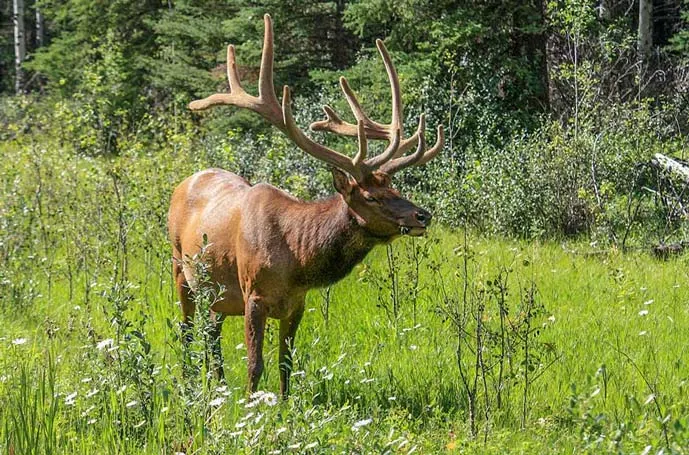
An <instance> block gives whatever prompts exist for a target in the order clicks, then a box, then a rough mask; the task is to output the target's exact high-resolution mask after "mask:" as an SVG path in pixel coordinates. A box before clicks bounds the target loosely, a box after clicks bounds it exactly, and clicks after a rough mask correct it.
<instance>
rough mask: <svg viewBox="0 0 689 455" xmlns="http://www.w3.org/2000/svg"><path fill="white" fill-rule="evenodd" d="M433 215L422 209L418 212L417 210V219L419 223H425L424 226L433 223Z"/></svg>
mask: <svg viewBox="0 0 689 455" xmlns="http://www.w3.org/2000/svg"><path fill="white" fill-rule="evenodd" d="M432 217H433V215H431V214H430V213H429V212H427V211H425V210H423V209H420V210H419V211H418V212H416V221H418V222H419V223H421V224H423V225H424V226H428V225H429V224H431V218H432Z"/></svg>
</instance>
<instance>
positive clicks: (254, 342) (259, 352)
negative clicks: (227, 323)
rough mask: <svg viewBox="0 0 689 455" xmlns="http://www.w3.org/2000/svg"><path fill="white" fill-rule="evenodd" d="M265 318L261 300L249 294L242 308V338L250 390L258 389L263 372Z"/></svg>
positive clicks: (265, 314) (265, 313)
mask: <svg viewBox="0 0 689 455" xmlns="http://www.w3.org/2000/svg"><path fill="white" fill-rule="evenodd" d="M266 318H267V312H266V308H265V304H264V303H263V301H262V300H261V299H260V298H258V297H255V296H250V297H249V298H248V299H247V302H246V307H245V308H244V340H245V343H246V350H247V357H248V367H249V368H248V370H249V391H250V392H255V391H256V390H257V389H258V381H259V380H260V379H261V374H262V373H263V336H264V334H265V328H266Z"/></svg>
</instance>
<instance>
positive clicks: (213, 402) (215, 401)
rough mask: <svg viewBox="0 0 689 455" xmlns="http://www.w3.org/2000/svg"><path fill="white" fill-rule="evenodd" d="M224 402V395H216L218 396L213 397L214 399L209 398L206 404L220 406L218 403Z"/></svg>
mask: <svg viewBox="0 0 689 455" xmlns="http://www.w3.org/2000/svg"><path fill="white" fill-rule="evenodd" d="M224 402H225V398H224V397H218V398H216V399H214V400H211V401H210V403H208V405H209V406H212V407H216V406H220V405H221V404H223V403H224Z"/></svg>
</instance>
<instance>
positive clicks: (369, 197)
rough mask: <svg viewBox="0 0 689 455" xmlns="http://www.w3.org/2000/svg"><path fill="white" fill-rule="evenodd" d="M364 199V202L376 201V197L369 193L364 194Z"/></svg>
mask: <svg viewBox="0 0 689 455" xmlns="http://www.w3.org/2000/svg"><path fill="white" fill-rule="evenodd" d="M364 199H365V200H366V202H377V201H378V200H377V199H376V198H374V197H373V196H371V195H370V194H369V195H366V196H364Z"/></svg>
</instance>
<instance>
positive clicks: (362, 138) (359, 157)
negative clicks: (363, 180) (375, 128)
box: [352, 119, 368, 167]
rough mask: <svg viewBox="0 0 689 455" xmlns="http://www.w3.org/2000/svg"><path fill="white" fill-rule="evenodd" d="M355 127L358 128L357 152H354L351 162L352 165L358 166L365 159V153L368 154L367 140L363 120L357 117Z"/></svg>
mask: <svg viewBox="0 0 689 455" xmlns="http://www.w3.org/2000/svg"><path fill="white" fill-rule="evenodd" d="M357 127H358V129H359V153H357V154H356V156H355V157H354V159H353V160H352V163H353V164H354V166H357V167H358V166H360V165H361V164H362V163H363V162H364V160H366V155H367V154H368V141H367V140H366V131H365V130H364V121H363V120H361V119H359V121H358V122H357Z"/></svg>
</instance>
